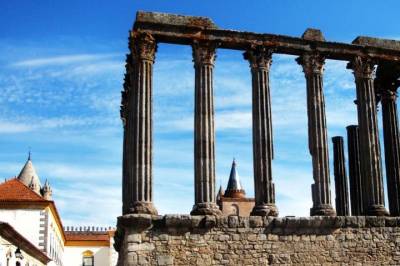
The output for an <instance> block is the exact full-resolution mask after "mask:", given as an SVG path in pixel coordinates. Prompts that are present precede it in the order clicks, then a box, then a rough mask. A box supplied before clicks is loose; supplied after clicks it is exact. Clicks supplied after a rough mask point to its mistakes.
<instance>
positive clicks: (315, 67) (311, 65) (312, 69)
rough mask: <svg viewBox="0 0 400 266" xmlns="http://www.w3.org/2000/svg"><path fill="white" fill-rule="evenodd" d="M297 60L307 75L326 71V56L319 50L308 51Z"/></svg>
mask: <svg viewBox="0 0 400 266" xmlns="http://www.w3.org/2000/svg"><path fill="white" fill-rule="evenodd" d="M296 61H297V63H298V64H299V65H301V66H302V67H303V72H304V74H305V75H308V74H322V73H323V72H324V64H325V57H324V56H322V55H321V54H320V53H318V52H308V53H305V54H303V55H301V56H299V57H298V58H296Z"/></svg>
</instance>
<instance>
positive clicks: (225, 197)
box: [216, 159, 254, 216]
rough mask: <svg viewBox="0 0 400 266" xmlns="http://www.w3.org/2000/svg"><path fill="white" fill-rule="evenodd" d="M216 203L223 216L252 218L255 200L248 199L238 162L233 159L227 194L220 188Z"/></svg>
mask: <svg viewBox="0 0 400 266" xmlns="http://www.w3.org/2000/svg"><path fill="white" fill-rule="evenodd" d="M216 202H217V204H218V206H219V208H220V209H221V211H222V214H223V215H240V216H250V212H251V210H252V209H253V207H254V198H246V192H245V190H244V188H243V186H242V183H241V182H240V177H239V173H238V171H237V163H236V160H235V159H233V161H232V167H231V172H230V174H229V180H228V185H227V186H226V189H225V193H224V192H223V188H222V186H221V187H220V189H219V191H218V194H217V198H216Z"/></svg>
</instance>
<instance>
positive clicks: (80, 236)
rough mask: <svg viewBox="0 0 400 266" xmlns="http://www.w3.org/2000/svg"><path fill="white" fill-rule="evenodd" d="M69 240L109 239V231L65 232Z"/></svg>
mask: <svg viewBox="0 0 400 266" xmlns="http://www.w3.org/2000/svg"><path fill="white" fill-rule="evenodd" d="M65 239H66V240H67V241H109V240H110V235H109V234H108V232H101V233H100V232H79V233H77V232H68V231H66V232H65Z"/></svg>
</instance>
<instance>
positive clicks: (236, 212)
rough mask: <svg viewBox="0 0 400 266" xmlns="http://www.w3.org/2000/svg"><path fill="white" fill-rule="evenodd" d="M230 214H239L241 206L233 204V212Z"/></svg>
mask: <svg viewBox="0 0 400 266" xmlns="http://www.w3.org/2000/svg"><path fill="white" fill-rule="evenodd" d="M230 215H236V216H237V215H239V206H238V205H237V204H232V205H231V214H230Z"/></svg>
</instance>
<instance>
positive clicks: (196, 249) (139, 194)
mask: <svg viewBox="0 0 400 266" xmlns="http://www.w3.org/2000/svg"><path fill="white" fill-rule="evenodd" d="M129 40H130V42H129V48H130V54H129V55H128V56H127V60H126V75H125V83H124V90H123V92H122V106H121V118H122V121H123V126H124V140H123V215H122V216H120V217H119V218H118V230H117V233H116V237H115V240H116V245H115V246H116V249H117V250H118V251H119V254H120V261H119V265H189V264H196V265H226V264H228V265H273V264H322V263H327V264H338V263H345V264H357V263H358V264H361V263H366V264H392V265H399V264H400V256H399V255H398V254H400V244H399V243H400V227H399V226H400V217H399V216H400V153H399V148H400V144H399V133H398V121H397V119H398V118H397V107H396V98H397V96H396V90H397V88H398V87H399V86H400V81H399V77H400V42H397V41H392V40H384V39H377V38H371V37H362V36H360V37H357V38H356V39H355V40H354V41H353V42H352V43H351V44H347V43H338V42H328V41H326V40H325V39H324V37H323V35H322V33H321V31H319V30H316V29H307V30H306V31H305V32H304V34H303V35H302V37H301V38H298V37H289V36H282V35H273V34H259V33H252V32H240V31H232V30H224V29H220V28H218V27H217V26H216V25H215V24H214V23H213V22H212V21H211V20H210V19H208V18H202V17H190V16H180V15H170V14H161V13H149V12H138V13H137V16H136V21H135V23H134V26H133V29H132V31H131V32H130V39H129ZM157 43H172V44H181V45H191V47H192V49H193V62H194V68H195V84H194V91H195V100H194V101H195V103H194V105H195V110H194V112H195V113H194V116H195V123H194V125H195V126H194V128H195V134H194V162H195V163H194V165H195V167H194V176H195V188H194V194H195V202H194V206H193V210H192V211H191V215H165V216H159V215H157V210H156V206H154V204H153V199H152V193H153V181H152V145H153V142H152V133H153V132H152V129H153V128H152V102H153V101H152V71H153V63H154V61H155V53H156V50H157ZM217 49H234V50H240V51H244V59H245V60H247V61H248V62H249V65H250V72H251V76H252V93H253V97H252V106H253V107H252V108H253V109H252V118H253V167H254V187H255V206H254V208H253V210H252V212H251V216H250V217H239V216H228V217H226V216H222V215H221V212H220V210H219V208H218V206H217V205H216V202H215V200H216V194H215V191H216V189H215V150H214V140H215V133H214V100H213V67H214V63H215V57H216V56H215V55H216V51H217ZM274 53H276V54H289V55H295V56H298V57H297V59H296V61H297V63H298V64H300V65H301V66H302V67H303V72H304V75H305V78H306V84H307V88H306V89H307V114H308V142H309V151H310V154H311V157H312V166H313V173H312V174H313V179H314V183H313V184H312V185H311V192H312V193H311V194H312V201H313V206H312V207H311V210H310V215H311V217H301V218H299V217H284V218H280V217H277V216H278V209H277V207H276V205H275V188H274V183H273V180H272V174H271V162H272V159H273V136H272V125H273V123H272V120H271V99H270V88H269V70H270V66H271V62H272V61H271V56H272V54H274ZM326 59H334V60H342V61H347V62H348V65H347V66H348V68H349V69H351V70H352V71H353V73H354V78H355V87H356V94H357V99H356V101H355V104H356V106H357V112H358V125H349V126H348V127H347V142H348V160H349V181H350V182H349V184H350V185H349V187H350V189H348V187H347V176H346V170H345V160H344V158H345V156H344V153H345V151H344V148H343V146H344V145H343V142H344V141H343V138H342V137H334V138H333V139H332V141H333V147H334V176H335V188H336V210H335V209H334V208H333V207H332V202H331V191H330V172H329V158H328V139H327V129H326V117H325V103H324V94H323V70H324V62H325V60H326ZM351 100H353V99H349V101H351ZM379 102H380V103H381V107H382V108H381V109H382V117H383V133H384V134H383V135H384V151H385V166H386V178H387V184H388V200H389V211H388V210H386V208H385V206H384V189H383V175H382V167H381V148H380V144H379V131H378V125H377V115H378V108H377V104H378V103H379ZM348 190H349V191H348ZM349 197H350V199H351V201H350V203H351V204H349ZM350 214H351V216H350Z"/></svg>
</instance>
